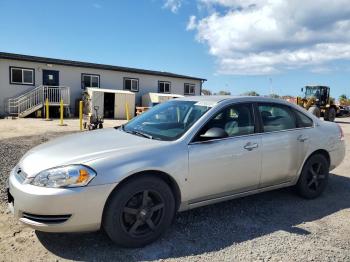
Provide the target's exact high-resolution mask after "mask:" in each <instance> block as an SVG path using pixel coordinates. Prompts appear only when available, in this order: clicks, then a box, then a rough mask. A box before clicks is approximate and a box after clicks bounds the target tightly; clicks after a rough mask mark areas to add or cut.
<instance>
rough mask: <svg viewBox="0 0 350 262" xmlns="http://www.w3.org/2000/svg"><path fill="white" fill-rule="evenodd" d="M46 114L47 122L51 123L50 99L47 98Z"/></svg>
mask: <svg viewBox="0 0 350 262" xmlns="http://www.w3.org/2000/svg"><path fill="white" fill-rule="evenodd" d="M45 114H46V121H50V113H49V99H48V98H46V100H45Z"/></svg>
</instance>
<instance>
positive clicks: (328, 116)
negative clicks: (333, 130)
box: [324, 107, 337, 122]
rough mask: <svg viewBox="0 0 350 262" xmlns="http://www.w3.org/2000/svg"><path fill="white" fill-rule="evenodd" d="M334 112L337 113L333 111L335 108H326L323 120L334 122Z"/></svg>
mask: <svg viewBox="0 0 350 262" xmlns="http://www.w3.org/2000/svg"><path fill="white" fill-rule="evenodd" d="M336 114H337V112H336V111H335V108H334V107H331V108H329V109H328V110H326V112H325V114H324V120H325V121H330V122H334V120H335V117H336Z"/></svg>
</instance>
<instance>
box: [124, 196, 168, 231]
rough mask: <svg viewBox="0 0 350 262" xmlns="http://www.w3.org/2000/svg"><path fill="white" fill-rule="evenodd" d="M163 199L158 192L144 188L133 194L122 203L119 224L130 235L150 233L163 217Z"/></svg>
mask: <svg viewBox="0 0 350 262" xmlns="http://www.w3.org/2000/svg"><path fill="white" fill-rule="evenodd" d="M163 211H164V201H163V199H162V198H161V196H160V194H158V193H157V192H155V191H151V190H144V191H142V192H138V193H136V194H134V195H133V196H132V197H131V198H130V199H129V200H128V201H127V202H126V204H125V205H124V208H123V212H122V214H121V217H120V219H121V225H122V227H123V229H124V230H125V231H126V233H128V234H129V235H130V236H132V237H145V236H147V235H149V234H152V233H153V232H154V231H155V230H156V229H157V227H158V225H159V224H160V223H161V221H162V219H163V217H164V212H163Z"/></svg>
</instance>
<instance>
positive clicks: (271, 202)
mask: <svg viewBox="0 0 350 262" xmlns="http://www.w3.org/2000/svg"><path fill="white" fill-rule="evenodd" d="M349 207H350V178H348V177H343V176H337V175H332V176H331V178H330V180H329V185H328V187H327V190H326V191H325V192H324V194H323V195H322V196H320V197H319V198H317V199H314V200H305V199H303V198H300V197H298V196H297V195H296V194H294V190H293V189H292V188H287V189H281V190H275V191H271V192H266V193H261V194H257V195H254V196H249V197H245V198H240V199H235V200H231V201H227V202H223V203H219V204H216V205H210V206H206V207H201V208H197V209H194V210H191V211H187V212H183V213H179V214H178V215H177V216H176V218H175V221H174V223H173V225H172V226H171V228H170V229H169V230H168V231H167V232H166V233H165V235H164V236H163V237H162V238H161V239H159V240H158V241H156V242H155V243H153V244H151V245H148V246H146V247H144V248H138V249H124V248H119V247H117V246H115V245H114V244H113V243H112V242H111V241H110V240H109V238H108V237H107V236H106V234H104V233H103V232H102V231H100V232H95V233H84V234H82V233H79V234H78V233H76V234H53V233H43V232H39V231H36V235H37V237H38V239H39V241H40V242H41V243H42V245H43V246H44V247H45V248H47V249H48V250H49V251H51V252H52V253H53V254H55V255H57V256H59V257H62V258H65V259H72V260H84V261H92V260H115V261H138V260H145V261H147V260H155V259H157V260H158V259H165V258H178V257H183V256H190V255H198V254H203V253H207V252H213V251H218V250H221V249H223V248H226V247H228V246H231V245H233V244H237V243H241V242H244V241H247V240H253V239H255V238H258V237H261V236H264V235H267V234H271V233H273V232H276V231H280V230H283V231H286V232H289V233H290V234H297V235H308V234H311V233H310V232H309V231H307V230H305V229H303V228H302V227H301V226H300V224H302V223H304V222H312V221H315V220H318V219H321V218H323V217H326V216H328V215H331V214H333V213H335V212H338V211H340V210H342V209H346V208H349Z"/></svg>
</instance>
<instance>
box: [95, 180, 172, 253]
mask: <svg viewBox="0 0 350 262" xmlns="http://www.w3.org/2000/svg"><path fill="white" fill-rule="evenodd" d="M144 190H151V191H156V192H157V193H158V194H159V195H160V197H161V198H162V201H164V209H163V216H162V219H161V222H160V224H159V225H158V226H157V228H156V229H155V231H154V232H153V234H151V235H148V236H147V237H132V236H131V235H129V234H128V233H127V232H126V231H125V229H124V227H123V226H122V224H121V219H120V218H121V214H122V212H123V209H124V206H125V204H126V203H127V201H128V200H129V199H130V198H131V197H132V196H133V195H135V194H136V193H138V192H141V191H144ZM174 215H175V199H174V196H173V194H172V191H171V189H170V187H169V186H168V185H167V184H166V183H165V182H164V181H162V180H160V179H158V178H154V177H142V178H139V179H135V180H132V181H129V182H127V183H126V184H124V185H122V186H121V187H120V188H117V189H116V190H115V191H114V192H113V193H112V195H111V197H110V199H109V201H108V203H107V205H106V208H105V212H104V215H103V222H102V224H103V228H104V229H105V231H106V233H107V234H108V236H109V237H110V238H111V239H112V240H113V241H114V242H115V243H116V244H118V245H120V246H123V247H143V246H145V245H147V244H149V243H151V242H153V241H154V240H156V239H157V238H159V237H160V235H161V234H162V233H163V232H164V231H165V230H166V229H167V228H168V227H169V226H170V224H171V222H172V220H173V217H174Z"/></svg>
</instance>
